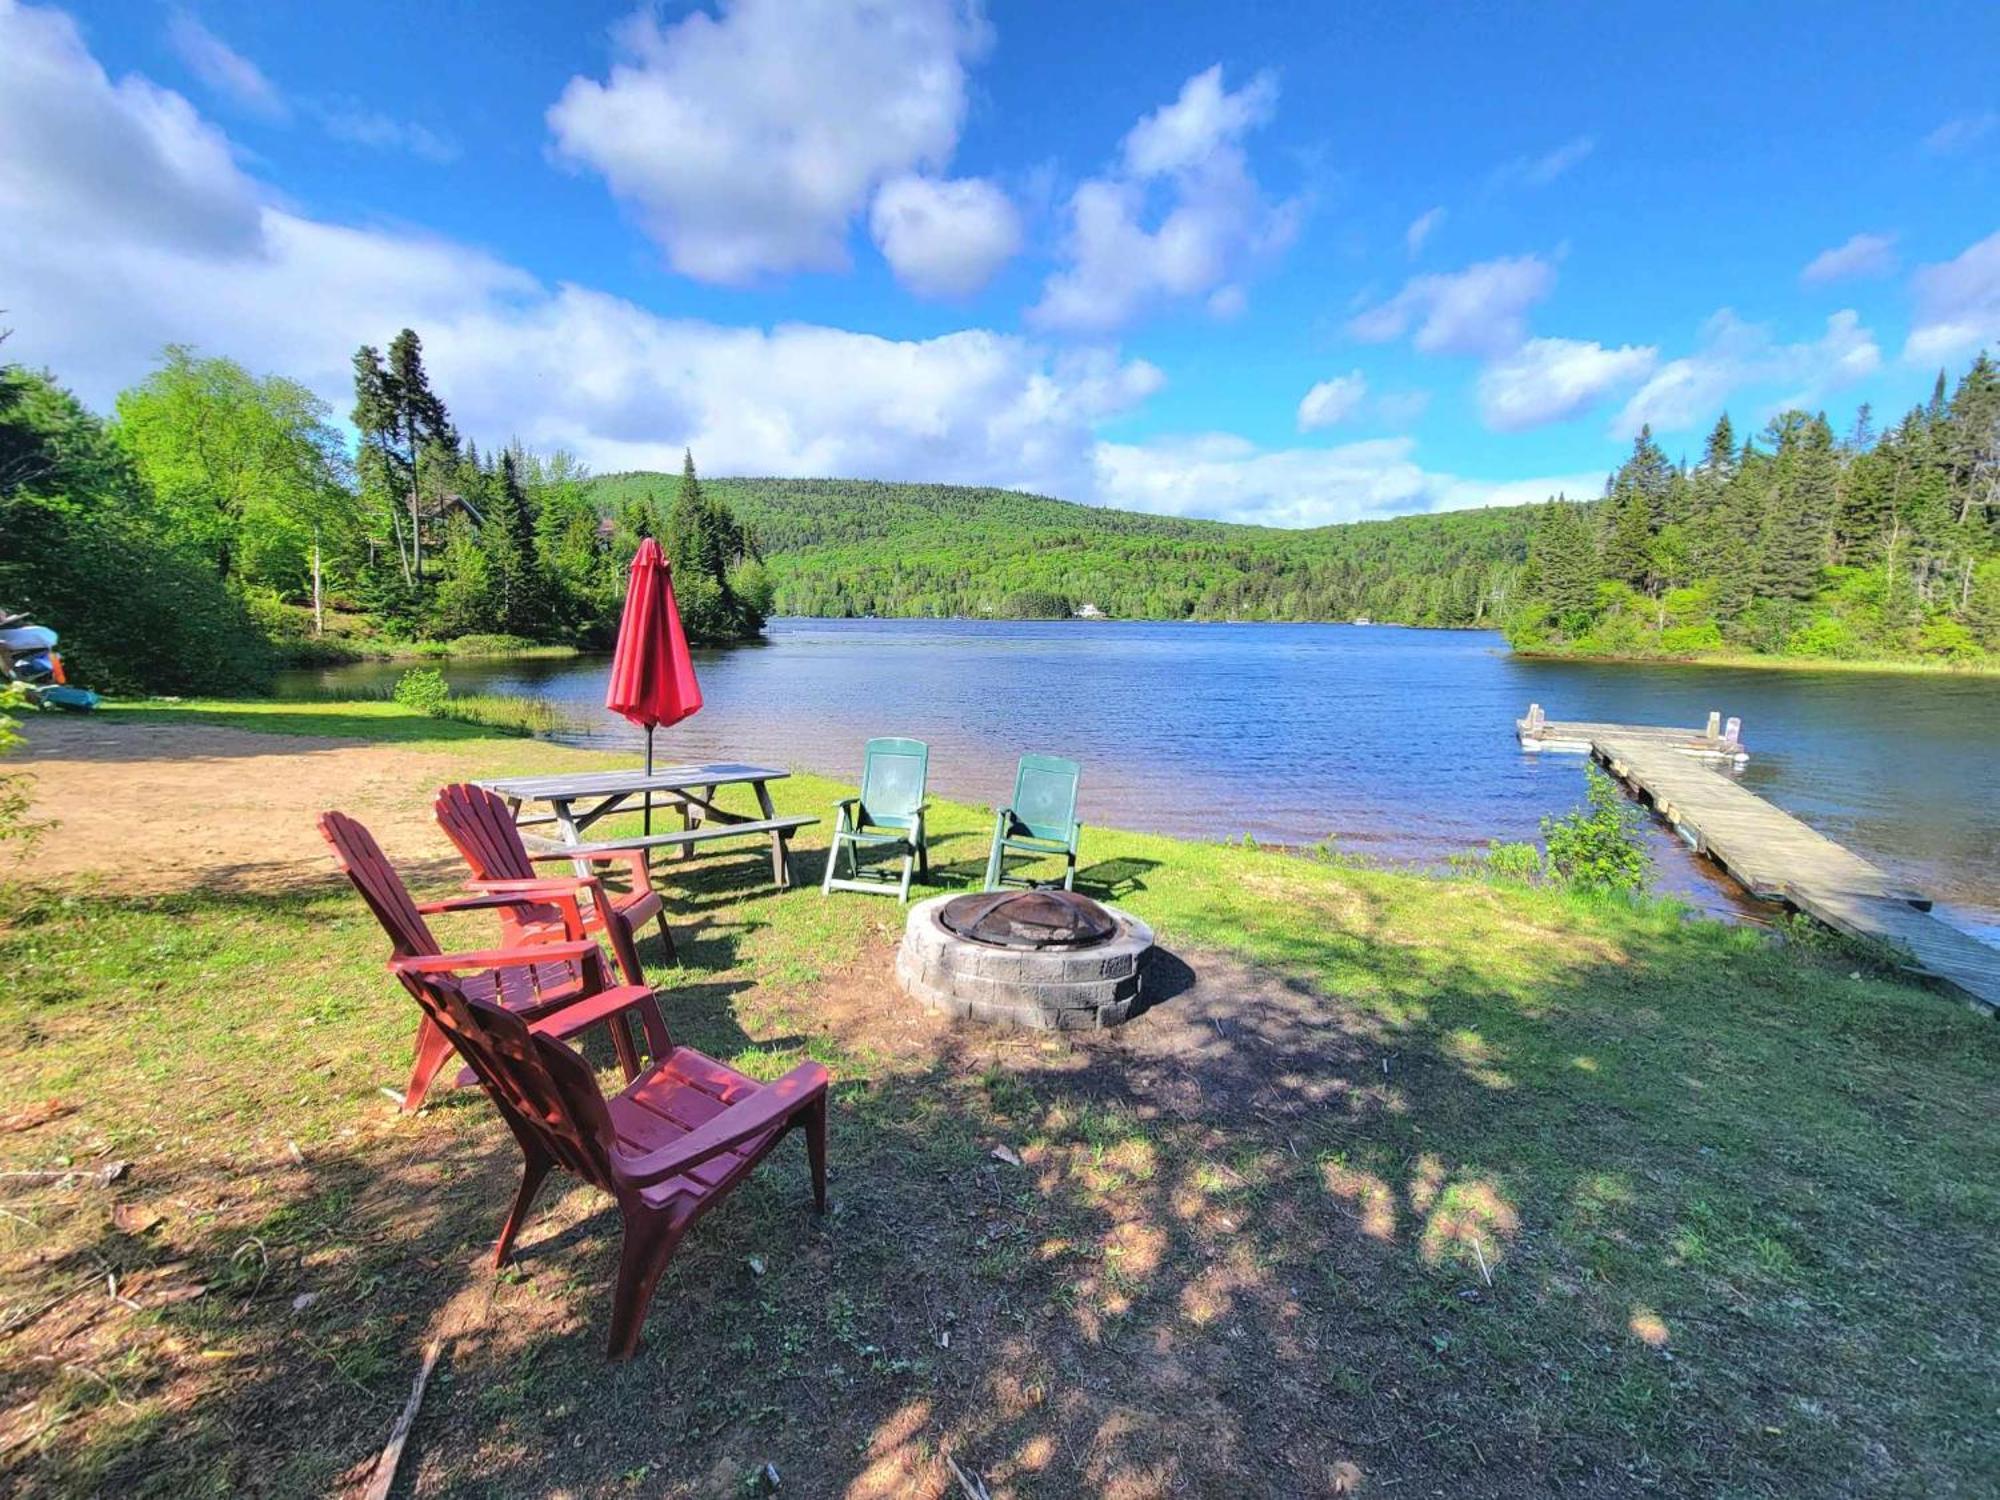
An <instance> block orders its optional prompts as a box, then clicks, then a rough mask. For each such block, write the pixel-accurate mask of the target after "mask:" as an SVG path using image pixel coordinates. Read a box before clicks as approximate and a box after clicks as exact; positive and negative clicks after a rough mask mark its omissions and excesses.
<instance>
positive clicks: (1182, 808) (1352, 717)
mask: <svg viewBox="0 0 2000 1500" xmlns="http://www.w3.org/2000/svg"><path fill="white" fill-rule="evenodd" d="M606 665H607V664H606V662H605V660H604V659H602V658H591V657H585V658H581V659H575V660H568V661H470V662H454V663H449V664H447V665H446V667H445V675H446V677H447V678H448V679H449V680H450V682H451V683H452V686H453V687H454V688H456V689H457V690H459V691H462V692H493V693H525V694H530V695H536V696H540V697H544V698H547V699H549V700H551V701H552V702H554V703H556V704H557V705H558V706H559V707H560V708H561V709H563V710H564V711H565V712H566V713H567V714H569V715H570V716H571V717H572V719H573V720H574V721H575V724H576V728H575V731H574V732H573V733H569V734H566V735H564V736H561V737H562V738H564V739H567V740H569V741H572V742H574V743H579V744H590V745H595V746H607V747H608V746H618V747H629V748H631V749H632V750H633V751H634V752H635V753H636V752H637V751H638V750H639V748H640V747H641V746H642V744H643V738H642V736H641V735H640V733H639V731H637V730H636V729H634V728H632V727H631V726H630V725H629V724H627V723H626V722H625V721H624V720H622V719H619V718H617V717H615V716H613V715H610V714H607V713H606V712H605V710H604V684H605V673H606ZM403 670H404V667H403V665H401V664H395V663H366V664H362V665H358V666H352V667H342V668H337V669H334V670H331V671H326V672H314V673H302V674H295V675H294V676H293V678H292V679H291V681H290V683H289V684H288V686H289V687H290V688H291V689H292V690H293V691H303V692H310V693H314V694H317V693H319V692H321V691H324V690H328V689H336V690H348V691H352V690H356V689H359V690H364V691H377V690H385V689H386V688H387V687H388V686H389V685H390V684H392V683H393V682H394V680H395V679H396V677H397V676H399V675H400V674H401V672H402V671H403ZM697 670H698V672H699V673H700V677H701V683H702V692H703V695H704V697H705V699H706V701H707V706H706V707H705V708H704V709H703V711H702V712H701V713H700V714H697V715H696V716H695V717H694V718H692V719H690V720H688V721H686V722H684V723H682V724H678V725H675V726H674V727H673V728H672V729H669V730H666V731H663V732H662V733H661V735H660V739H659V752H658V753H659V755H660V757H661V758H662V759H663V760H708V759H723V758H735V759H744V760H752V761H768V762H771V763H774V764H779V765H791V766H797V767H801V768H804V769H809V770H814V771H821V772H826V773H829V774H832V775H837V776H844V777H852V776H853V775H855V774H856V773H857V772H858V770H859V767H860V758H861V744H862V741H864V740H865V739H867V738H868V737H869V736H870V735H873V734H910V735H914V736H916V737H917V738H920V739H923V740H926V741H928V742H929V743H930V746H931V781H932V785H933V787H934V788H935V789H936V790H937V791H938V792H939V793H940V794H941V795H944V796H947V797H952V798H957V799H961V800H965V801H970V802H983V803H988V804H997V803H999V802H1002V801H1004V800H1005V799H1006V797H1007V795H1008V793H1009V792H1010V791H1011V789H1012V783H1013V766H1014V758H1015V756H1017V755H1018V754H1020V753H1022V752H1024V751H1030V750H1040V751H1049V752H1054V753H1058V754H1063V755H1068V756H1071V757H1073V758H1075V759H1077V760H1080V761H1082V762H1083V765H1084V781H1083V793H1082V804H1083V816H1084V818H1085V821H1086V823H1091V824H1096V825H1098V826H1100V827H1105V826H1108V827H1118V828H1135V829H1145V830H1151V831H1156V832H1161V833H1170V834H1177V835H1182V836H1186V837H1193V838H1213V839H1236V838H1240V837H1242V836H1243V835H1244V834H1246V833H1247V834H1251V835H1253V836H1255V837H1256V838H1258V839H1259V840H1269V841H1283V842H1311V841H1314V840H1318V839H1323V838H1327V837H1331V838H1333V839H1334V840H1335V841H1336V842H1337V843H1338V844H1339V846H1341V847H1342V848H1345V849H1348V850H1350V851H1353V852H1356V853H1360V854H1366V855H1369V856H1371V857H1374V858H1378V859H1382V860H1388V861H1398V862H1411V863H1418V864H1436V863H1439V862H1442V861H1443V859H1444V858H1445V857H1446V856H1447V855H1448V854H1450V853H1452V852H1454V851H1457V850H1462V849H1467V848H1472V847H1474V846H1477V845H1480V844H1483V843H1484V842H1485V841H1486V840H1487V839H1489V838H1502V839H1524V838H1531V837H1533V836H1534V835H1535V833H1536V829H1537V824H1538V823H1539V821H1540V819H1541V818H1542V816H1543V815H1544V814H1547V813H1552V812H1554V813H1560V812H1563V811H1566V810H1567V809H1568V808H1570V807H1571V806H1572V805H1574V804H1575V803H1576V801H1577V800H1578V799H1579V797H1580V796H1581V794H1582V791H1583V769H1582V759H1581V757H1578V756H1568V755H1563V756H1555V755H1549V756H1536V755H1529V754H1525V753H1523V752H1522V751H1521V750H1520V749H1519V747H1518V746H1517V744H1516V742H1515V739H1514V720H1515V719H1516V718H1517V717H1518V716H1519V715H1520V714H1521V713H1523V712H1524V711H1525V710H1526V708H1527V706H1528V704H1529V702H1530V701H1531V700H1532V701H1536V702H1539V703H1541V704H1542V706H1543V707H1544V708H1545V709H1546V710H1547V711H1548V714H1549V717H1551V718H1557V719H1597V720H1614V721H1618V722H1624V723H1654V724H1685V725H1689V726H1694V725H1698V724H1700V723H1701V722H1702V721H1703V720H1704V719H1705V717H1706V716H1707V713H1708V711H1709V710H1710V709H1712V708H1713V709H1719V710H1721V711H1722V712H1723V713H1724V714H1725V715H1728V714H1738V715H1741V716H1742V718H1743V722H1744V739H1745V741H1746V743H1747V744H1748V745H1749V746H1750V749H1751V751H1752V755H1751V761H1750V764H1749V766H1748V768H1747V769H1746V770H1745V771H1744V772H1743V773H1742V776H1743V781H1744V783H1745V784H1746V785H1748V786H1749V787H1751V788H1752V789H1754V790H1755V791H1757V792H1758V793H1760V794H1761V795H1763V796H1766V797H1768V798H1770V799H1771V800H1772V801H1773V802H1775V803H1777V804H1778V805H1779V806H1781V807H1784V808H1786V809H1788V810H1789V811H1791V812H1793V813H1795V814H1797V815H1798V816H1799V817H1801V818H1803V819H1805V821H1807V822H1808V823H1810V824H1812V825H1813V826H1814V827H1816V828H1818V829H1819V830H1820V831H1822V832H1823V833H1826V834H1827V835H1829V836H1830V837H1832V838H1834V839H1837V840H1839V841H1840V842H1842V843H1845V844H1847V845H1849V846H1850V847H1852V848H1854V849H1855V850H1857V851H1858V852H1860V853H1862V854H1865V855H1867V856H1868V857H1869V858H1871V859H1873V860H1875V861H1876V862H1877V863H1879V864H1881V865H1883V866H1885V867H1887V868H1889V869H1890V870H1892V871H1894V872H1896V873H1897V874H1898V875H1900V876H1902V877H1903V878H1905V879H1906V880H1908V881H1909V882H1911V883H1912V884H1914V885H1916V886H1918V887H1921V888H1923V889H1925V890H1927V891H1929V892H1930V893H1931V894H1933V895H1934V896H1936V897H1937V898H1938V899H1939V901H1940V904H1941V909H1942V910H1944V911H1947V912H1948V913H1949V914H1950V915H1951V917H1952V919H1953V920H1955V921H1957V922H1959V923H1960V924H1961V925H1964V926H1967V927H1969V928H1972V929H1974V930H1977V931H1981V932H1983V933H1984V934H1985V935H1988V936H1992V937H2000V680H1996V679H1990V678H1989V679H1972V678H1965V679H1959V678H1946V677H1937V676H1914V675H1912V676H1897V675H1890V674H1885V675H1874V674H1862V673H1845V672H1842V673H1834V672H1827V673H1814V672H1803V671H1797V672H1794V671H1783V672H1777V671H1758V670H1755V669H1743V668H1725V667H1678V666H1633V665H1591V664H1582V663H1572V662H1539V661H1526V660H1522V659H1519V658H1516V657H1513V656H1510V655H1509V654H1508V653H1507V651H1506V648H1505V646H1504V645H1503V644H1502V642H1501V640H1500V638H1499V637H1498V636H1496V635H1491V634H1486V633H1483V632H1467V631H1437V630H1406V629H1401V628H1398V627H1393V626H1352V625H1191V624H1165V623H1140V622H1129V623H1128V622H1119V623H1086V622H1080V621H1078V622H1018V623H1013V622H1006V623H1003V622H988V621H966V620H774V621H772V622H771V625H770V630H769V639H768V641H767V642H765V643H764V644H762V645H755V646H743V647H735V648H730V649H725V650H711V651H702V652H698V653H697ZM1086 839H1087V835H1086ZM1656 851H1657V853H1658V855H1659V858H1660V866H1661V883H1662V884H1663V885H1665V886H1667V887H1668V888H1670V889H1677V890H1681V891H1684V892H1686V893H1688V894H1689V895H1691V896H1692V897H1694V898H1695V899H1696V900H1697V901H1699V902H1700V903H1701V904H1702V905H1704V906H1707V907H1710V908H1711V909H1717V910H1722V909H1729V908H1731V907H1732V906H1734V905H1735V904H1736V903H1735V898H1734V897H1733V896H1732V895H1731V894H1730V893H1728V892H1727V891H1725V890H1724V889H1723V888H1722V887H1721V886H1719V885H1718V884H1717V882H1716V881H1715V880H1714V879H1712V878H1711V877H1710V875H1709V874H1708V873H1707V872H1706V871H1705V870H1704V869H1703V868H1701V867H1700V865H1699V863H1698V862H1697V861H1695V860H1694V859H1693V858H1692V857H1691V856H1689V855H1688V854H1687V853H1686V852H1685V851H1684V850H1683V849H1682V848H1681V846H1680V845H1679V844H1678V843H1677V842H1676V841H1675V840H1673V839H1672V838H1671V837H1670V836H1665V835H1662V836H1659V837H1658V838H1657V839H1656ZM1088 852H1089V850H1088V843H1087V842H1086V845H1085V854H1086V857H1087V856H1088Z"/></svg>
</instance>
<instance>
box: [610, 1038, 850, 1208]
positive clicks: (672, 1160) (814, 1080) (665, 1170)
mask: <svg viewBox="0 0 2000 1500" xmlns="http://www.w3.org/2000/svg"><path fill="white" fill-rule="evenodd" d="M827 1082H828V1074H827V1071H826V1068H825V1067H824V1066H823V1065H822V1064H820V1063H816V1062H802V1063H800V1064H799V1065H798V1066H797V1067H796V1068H794V1069H792V1071H791V1072H789V1073H787V1074H786V1075H785V1076H784V1077H783V1078H780V1079H778V1080H777V1081H776V1082H775V1083H767V1084H765V1085H764V1087H762V1088H761V1089H759V1090H757V1092H756V1093H754V1094H752V1095H751V1096H750V1097H749V1098H748V1099H745V1100H742V1101H741V1102H740V1103H737V1104H732V1105H730V1106H729V1108H727V1109H725V1110H724V1111H723V1112H722V1113H721V1114H719V1115H717V1116H715V1117H714V1118H713V1119H711V1120H710V1121H709V1122H708V1123H707V1124H706V1125H703V1126H701V1127H699V1128H698V1129H695V1130H691V1131H689V1132H688V1133H687V1134H686V1135H684V1136H682V1137H681V1138H680V1139H679V1140H677V1141H675V1142H674V1143H673V1144H672V1145H670V1146H662V1147H661V1148H660V1149H659V1150H657V1151H649V1152H647V1153H646V1154H645V1155H644V1156H628V1157H624V1158H622V1159H621V1160H620V1161H619V1163H618V1172H619V1175H620V1176H621V1177H623V1178H625V1179H626V1181H628V1182H630V1183H631V1184H632V1185H633V1186H635V1187H650V1186H651V1185H652V1184H654V1183H656V1182H659V1181H660V1180H661V1179H663V1178H667V1177H672V1176H674V1175H675V1174H676V1173H680V1172H685V1171H687V1170H689V1169H690V1168H692V1167H698V1166H700V1165H701V1164H702V1163H703V1162H705V1161H707V1160H708V1159H709V1158H710V1157H711V1156H717V1155H720V1154H721V1153H722V1152H724V1151H727V1150H728V1149H729V1148H730V1147H732V1146H737V1145H741V1144H742V1143H743V1142H744V1141H746V1140H748V1139H749V1138H750V1137H751V1136H753V1135H761V1134H762V1133H763V1132H764V1131H767V1130H769V1129H771V1127H772V1126H774V1125H777V1124H779V1123H780V1122H781V1121H783V1120H786V1119H788V1118H789V1117H790V1116H792V1115H795V1114H797V1113H798V1112H799V1111H800V1110H802V1109H804V1108H805V1107H806V1106H807V1105H809V1104H811V1103H812V1102H813V1100H814V1099H816V1098H818V1097H819V1096H820V1095H822V1094H824V1093H825V1092H826V1086H827Z"/></svg>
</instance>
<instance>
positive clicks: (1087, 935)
mask: <svg viewBox="0 0 2000 1500" xmlns="http://www.w3.org/2000/svg"><path fill="white" fill-rule="evenodd" d="M938 921H940V922H941V923H943V924H944V926H945V927H947V928H948V929H950V930H951V931H952V932H955V933H957V934H958V935H959V936H960V937H962V938H966V939H969V940H970V941H972V942H975V943H985V944H987V945H989V946H991V947H994V948H1026V949H1035V948H1087V947H1089V946H1090V945H1092V944H1093V943H1102V942H1106V941H1109V939H1110V938H1111V937H1112V936H1113V935H1114V934H1115V933H1116V932H1117V931H1118V923H1117V922H1116V920H1114V919H1113V917H1112V915H1111V913H1110V912H1108V911H1106V910H1105V909H1104V908H1103V907H1101V906H1099V905H1098V904H1097V903H1096V902H1095V901H1093V900H1091V899H1090V898H1089V897H1088V896H1079V895H1077V894H1076V893H1075V892H1074V891H983V892H981V893H979V894H977V895H972V896H959V897H957V898H955V899H954V900H951V901H947V902H946V903H945V905H944V909H943V910H942V911H940V912H939V913H938Z"/></svg>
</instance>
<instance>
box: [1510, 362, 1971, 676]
mask: <svg viewBox="0 0 2000 1500" xmlns="http://www.w3.org/2000/svg"><path fill="white" fill-rule="evenodd" d="M1508 636H1509V639H1510V640H1511V641H1512V642H1513V644H1514V645H1515V646H1516V647H1517V648H1520V649H1524V650H1559V651H1569V652H1577V653H1582V654H1602V655H1646V654H1655V653H1659V654H1670V655H1691V654H1702V653H1710V652H1730V651H1736V652H1744V653H1757V654H1764V655H1777V656H1796V657H1809V658H1825V659H1835V660H1837V659H1843V658H1878V657H1880V658H1900V657H1916V658H1931V659H1936V660H1943V661H1954V662H1971V661H1977V660H1980V659H1982V658H1985V657H1989V656H1992V655H1994V654H1996V653H2000V367H1996V366H1995V364H1994V362H1993V361H1992V360H1991V359H1990V358H1988V357H1987V356H1986V355H1984V354H1981V355H1980V356H1978V357H1977V358H1976V359H1975V360H1974V361H1973V362H1972V365H1971V367H1970V368H1969V369H1968V370H1967V371H1966V373H1965V374H1964V375H1963V376H1962V377H1961V378H1960V379H1959V381H1958V383H1957V385H1956V387H1955V388H1953V387H1950V386H1949V384H1948V382H1947V380H1946V378H1945V376H1944V375H1943V374H1942V373H1941V374H1939V376H1938V378H1937V383H1936V385H1935V387H1934V388H1933V390H1932V393H1931V397H1930V399H1929V401H1928V402H1925V403H1923V404H1921V405H1918V406H1916V407H1913V408H1912V409H1911V410H1910V411H1909V412H1908V413H1907V414H1906V415H1905V416H1904V417H1903V418H1902V419H1901V420H1900V421H1899V422H1897V423H1896V424H1895V425H1894V426H1893V427H1891V428H1889V429H1888V430H1887V431H1885V432H1877V431H1876V428H1875V423H1874V418H1873V414H1872V412H1871V411H1870V410H1869V408H1867V407H1866V406H1864V407H1862V408H1861V410H1860V412H1859V414H1858V416H1857V418H1856V421H1855V424H1854V427H1853V429H1852V430H1851V431H1850V432H1849V433H1848V434H1847V435H1846V436H1845V437H1844V438H1837V437H1835V435H1834V432H1833V429H1832V427H1831V426H1830V425H1829V424H1828V422H1827V420H1826V417H1825V416H1824V415H1809V414H1807V413H1805V412H1802V411H1786V412H1783V413H1781V414H1779V415H1778V416H1777V417H1775V418H1774V419H1773V420H1772V421H1771V422H1770V423H1769V425H1768V426H1766V427H1765V428H1764V430H1763V431H1762V432H1761V433H1760V434H1758V435H1757V437H1755V438H1752V439H1748V440H1745V441H1742V442H1739V441H1738V438H1737V435H1736V431H1735V428H1734V427H1733V426H1732V425H1731V423H1730V420H1729V417H1728V416H1727V415H1726V414H1725V415H1723V416H1722V417H1720V418H1718V419H1717V421H1716V424H1715V426H1714V428H1713V429H1712V430H1711V431H1710V433H1709V435H1708V440H1707V442H1706V443H1705V444H1704V445H1703V448H1702V453H1701V457H1700V458H1699V459H1698V460H1697V461H1696V462H1695V463H1694V464H1692V465H1688V464H1685V463H1682V464H1676V463H1673V462H1672V461H1670V460H1669V459H1668V458H1667V456H1666V454H1665V453H1664V452H1663V451H1662V450H1661V448H1660V446H1659V444H1658V443H1656V442H1655V441H1654V440H1653V435H1652V433H1651V432H1650V430H1642V431H1641V432H1640V434H1639V436H1638V437H1637V438H1636V439H1635V440H1634V443H1633V446H1632V453H1631V456H1630V457H1628V458H1627V459H1626V460H1625V462H1624V463H1622V464H1621V465H1619V467H1618V469H1617V470H1616V471H1615V472H1614V473H1613V474H1612V475H1611V477H1610V479H1609V481H1608V482H1607V484H1606V494H1605V497H1604V498H1603V499H1601V500H1597V501H1594V502H1590V503H1588V504H1575V503H1568V502H1564V501H1561V500H1558V501H1554V502H1551V503H1550V504H1548V505H1546V506H1544V507H1541V509H1540V514H1539V516H1538V518H1537V521H1536V525H1535V528H1534V534H1533V538H1532V543H1531V546H1530V548H1529V563H1528V568H1527V571H1526V574H1525V576H1524V579H1523V588H1522V604H1521V608H1520V609H1519V611H1518V613H1517V614H1516V615H1515V616H1514V617H1513V618H1512V620H1511V621H1510V623H1509V628H1508Z"/></svg>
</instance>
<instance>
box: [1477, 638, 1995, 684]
mask: <svg viewBox="0 0 2000 1500" xmlns="http://www.w3.org/2000/svg"><path fill="white" fill-rule="evenodd" d="M1507 653H1508V655H1510V656H1515V657H1518V658H1520V659H1521V660H1522V661H1560V662H1584V663H1602V664H1604V665H1606V666H1638V667H1724V668H1730V667H1733V668H1738V669H1742V670H1745V671H1753V672H1853V673H1880V674H1885V675H1893V676H1899V677H1965V678H1975V679H1977V678H1988V679H1992V678H2000V661H1996V662H1991V663H1987V662H1965V663H1955V662H1941V661H1906V660H1903V659H1901V658H1898V657H1864V658H1842V657H1823V656H1755V655H1741V656H1737V655H1717V654H1707V653H1704V654H1702V655H1698V656H1676V655H1667V654H1663V655H1658V656H1645V655H1634V654H1630V653H1620V654H1616V655H1612V654H1599V653H1596V652H1587V651H1547V650H1542V651H1523V650H1519V649H1517V648H1516V647H1513V646H1509V647H1508V648H1507Z"/></svg>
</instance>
